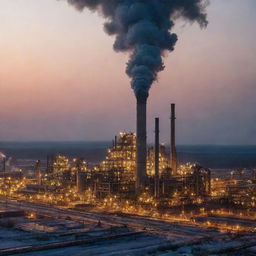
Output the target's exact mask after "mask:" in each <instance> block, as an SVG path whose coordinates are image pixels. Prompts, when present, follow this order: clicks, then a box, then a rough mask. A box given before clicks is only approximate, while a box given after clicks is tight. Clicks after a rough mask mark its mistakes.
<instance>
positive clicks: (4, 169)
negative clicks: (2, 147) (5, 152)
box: [3, 156, 6, 173]
mask: <svg viewBox="0 0 256 256" xmlns="http://www.w3.org/2000/svg"><path fill="white" fill-rule="evenodd" d="M5 171H6V156H5V157H4V158H3V172H4V173H5Z"/></svg>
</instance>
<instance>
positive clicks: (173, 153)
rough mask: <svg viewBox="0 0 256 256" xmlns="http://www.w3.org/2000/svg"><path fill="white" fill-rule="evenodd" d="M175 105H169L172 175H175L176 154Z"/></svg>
mask: <svg viewBox="0 0 256 256" xmlns="http://www.w3.org/2000/svg"><path fill="white" fill-rule="evenodd" d="M175 119H176V117H175V104H171V141H170V147H171V148H170V161H171V168H172V175H177V152H176V145H175Z"/></svg>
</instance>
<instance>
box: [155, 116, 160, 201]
mask: <svg viewBox="0 0 256 256" xmlns="http://www.w3.org/2000/svg"><path fill="white" fill-rule="evenodd" d="M155 197H156V198H158V197H159V118H155Z"/></svg>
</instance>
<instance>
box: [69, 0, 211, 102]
mask: <svg viewBox="0 0 256 256" xmlns="http://www.w3.org/2000/svg"><path fill="white" fill-rule="evenodd" d="M67 1H68V2H69V3H70V4H71V5H73V6H75V7H76V8H77V9H78V10H80V11H82V10H83V9H84V8H89V9H90V10H92V11H98V12H99V13H100V14H102V15H103V16H104V17H105V18H106V20H107V21H106V23H105V24H104V29H105V31H106V32H107V33H108V34H109V35H115V36H116V40H115V43H114V50H115V51H121V52H122V51H128V52H131V56H130V60H129V61H128V63H127V68H126V73H127V74H128V76H129V77H130V78H131V86H132V88H133V90H134V93H135V95H136V96H137V98H138V97H140V96H142V97H147V96H148V91H149V89H150V87H151V85H152V83H153V82H154V81H155V80H156V79H157V74H158V72H160V71H162V70H163V69H164V64H163V54H164V52H165V51H173V49H174V46H175V43H176V41H177V35H176V34H173V33H172V32H171V30H172V28H173V26H174V21H175V20H176V19H177V18H183V19H185V20H188V21H189V22H194V21H196V22H198V23H199V24H200V26H201V27H204V26H206V25H207V19H206V13H205V8H206V5H207V2H208V1H207V0H67Z"/></svg>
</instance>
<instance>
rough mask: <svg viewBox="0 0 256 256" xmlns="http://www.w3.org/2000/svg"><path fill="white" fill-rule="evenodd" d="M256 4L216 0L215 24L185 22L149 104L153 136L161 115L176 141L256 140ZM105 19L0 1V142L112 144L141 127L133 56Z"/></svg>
mask: <svg viewBox="0 0 256 256" xmlns="http://www.w3.org/2000/svg"><path fill="white" fill-rule="evenodd" d="M255 11H256V3H255V0H232V1H229V0H212V1H211V5H210V6H209V7H208V20H209V26H208V27H207V29H204V30H201V29H200V28H199V26H198V25H197V24H193V25H191V24H185V23H184V22H178V23H177V24H176V27H175V32H176V33H177V34H178V36H179V41H178V43H177V45H176V48H175V51H174V52H173V53H172V54H169V55H168V56H166V59H165V65H166V69H165V71H164V72H161V73H160V76H159V81H158V83H156V84H154V85H153V87H152V89H151V91H150V97H149V102H148V140H149V141H151V142H152V141H153V131H154V127H153V126H154V117H157V116H159V117H160V131H161V141H165V142H168V141H169V116H170V113H169V112H170V103H172V102H174V103H176V104H177V143H178V144H256V136H255V134H256V111H255V109H256V100H255V99H256V89H255V84H256V72H255V70H256V58H255V56H256V29H255ZM102 24H103V19H102V18H101V17H98V16H97V14H94V13H90V12H89V11H87V10H85V11H84V12H83V13H79V12H77V11H75V10H74V9H73V8H71V7H70V6H68V4H67V3H66V1H55V0H37V1H35V0H12V1H10V0H1V2H0V31H1V38H0V59H1V62H0V120H1V121H0V140H1V141H9V140H11V141H15V140H18V141H32V140H46V141H49V140H53V141H59V140H64V141H70V140H80V141H81V140H90V141H93V140H97V141H99V140H111V139H112V138H113V136H114V135H115V134H117V133H118V132H119V131H135V97H134V95H133V91H132V89H131V88H130V84H129V79H128V77H127V76H126V74H125V65H126V62H127V59H128V56H127V55H124V54H123V53H115V52H114V51H113V50H112V44H113V41H114V38H112V37H109V36H107V35H106V34H105V33H104V32H103V27H102Z"/></svg>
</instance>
